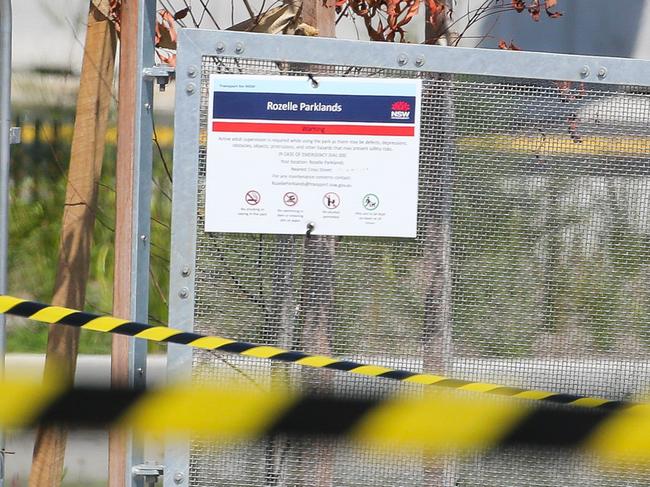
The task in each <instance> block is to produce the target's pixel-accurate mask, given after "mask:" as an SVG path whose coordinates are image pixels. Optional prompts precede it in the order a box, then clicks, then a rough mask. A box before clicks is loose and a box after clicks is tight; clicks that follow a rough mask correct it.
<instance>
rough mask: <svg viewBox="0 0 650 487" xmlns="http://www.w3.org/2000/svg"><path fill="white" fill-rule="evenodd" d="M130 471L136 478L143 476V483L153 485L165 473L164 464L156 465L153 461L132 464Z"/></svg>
mask: <svg viewBox="0 0 650 487" xmlns="http://www.w3.org/2000/svg"><path fill="white" fill-rule="evenodd" d="M132 472H133V476H134V477H136V478H137V477H143V478H144V484H145V485H147V486H152V487H153V486H154V485H156V482H158V479H159V478H160V477H161V476H162V475H163V474H164V473H165V466H164V465H158V464H156V463H155V462H147V463H141V464H140V465H134V466H133V469H132Z"/></svg>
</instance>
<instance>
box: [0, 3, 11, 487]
mask: <svg viewBox="0 0 650 487" xmlns="http://www.w3.org/2000/svg"><path fill="white" fill-rule="evenodd" d="M10 128H11V0H0V294H6V293H7V253H8V241H9V129H10ZM5 334H6V329H5V316H4V315H0V379H1V378H2V377H3V376H4V366H5V351H6V341H5ZM4 448H5V439H4V434H3V433H2V432H0V487H2V486H4V479H5V456H4Z"/></svg>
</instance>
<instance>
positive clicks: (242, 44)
mask: <svg viewBox="0 0 650 487" xmlns="http://www.w3.org/2000/svg"><path fill="white" fill-rule="evenodd" d="M203 56H218V57H230V58H235V59H237V58H238V59H254V60H260V61H275V62H287V63H309V64H322V65H337V66H341V65H343V66H355V67H366V68H377V69H399V70H404V71H415V72H432V73H453V74H463V75H476V76H494V77H507V78H518V79H538V80H552V81H555V80H562V81H573V82H587V83H596V84H606V85H634V86H643V87H648V86H650V61H643V60H635V59H620V58H611V57H597V56H575V55H562V54H549V53H535V52H514V51H502V50H489V49H471V48H451V47H442V46H429V45H426V46H425V45H406V44H393V43H373V42H362V41H349V40H338V39H325V38H312V37H296V36H273V37H270V36H269V35H266V34H251V33H239V32H225V31H211V30H200V29H184V30H182V31H181V32H180V34H179V39H178V65H177V70H176V107H177V108H176V112H175V117H174V134H175V137H174V185H173V208H172V240H171V267H170V272H171V276H170V297H169V321H170V323H171V324H172V325H173V326H174V327H176V328H180V329H183V330H186V331H191V330H192V329H193V317H194V265H195V242H196V236H197V227H196V218H195V216H196V212H197V203H198V202H197V189H198V186H197V184H198V164H197V159H198V154H199V135H200V134H199V126H200V102H201V94H200V89H201V85H200V83H201V80H200V77H201V65H202V58H203ZM191 368H192V351H191V350H190V349H188V348H187V347H183V346H180V345H172V344H170V345H169V348H168V352H167V370H168V377H169V379H171V380H190V379H191ZM189 456H190V452H189V442H186V443H184V442H182V441H180V442H179V441H177V442H175V443H173V444H172V445H170V446H168V447H167V450H166V454H165V477H164V479H165V480H164V485H165V486H167V487H171V486H174V487H176V486H181V487H183V486H188V485H189V484H188V479H189Z"/></svg>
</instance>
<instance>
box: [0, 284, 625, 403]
mask: <svg viewBox="0 0 650 487" xmlns="http://www.w3.org/2000/svg"><path fill="white" fill-rule="evenodd" d="M0 313H6V314H11V315H17V316H22V317H25V318H29V319H32V320H36V321H41V322H44V323H49V324H62V325H69V326H76V327H78V328H83V329H85V330H93V331H99V332H104V333H116V334H120V335H128V336H132V337H136V338H142V339H144V340H150V341H154V342H164V343H177V344H181V345H188V346H190V347H195V348H200V349H204V350H215V351H216V350H218V351H220V352H228V353H234V354H237V355H242V356H246V357H255V358H262V359H270V360H276V361H280V362H288V363H293V364H297V365H302V366H306V367H314V368H323V369H330V370H338V371H344V372H350V373H352V374H359V375H363V376H371V377H381V378H387V379H395V380H399V381H403V382H407V383H410V384H422V385H433V386H438V387H445V388H448V389H458V390H464V391H473V392H481V393H487V394H496V395H500V396H508V397H516V398H520V399H528V400H532V401H545V402H552V403H559V404H571V405H574V406H582V407H586V408H599V409H608V408H617V407H619V406H621V405H625V404H632V403H628V402H624V401H614V400H610V399H604V398H597V397H587V396H579V395H574V394H562V393H557V392H550V391H540V390H533V389H521V388H518V387H507V386H503V385H499V384H490V383H485V382H474V381H467V380H460V379H453V378H449V377H444V376H441V375H433V374H427V373H418V372H411V371H408V370H398V369H391V368H388V367H382V366H379V365H369V364H362V363H358V362H352V361H348V360H340V359H336V358H332V357H326V356H323V355H311V354H308V353H305V352H298V351H290V350H285V349H282V348H278V347H274V346H269V345H257V344H254V343H248V342H240V341H236V340H231V339H229V338H223V337H220V336H207V335H200V334H198V333H190V332H184V331H181V330H176V329H174V328H169V327H166V326H154V325H149V324H145V323H137V322H133V321H128V320H124V319H120V318H116V317H114V316H101V315H96V314H92V313H86V312H83V311H77V310H74V309H69V308H62V307H59V306H52V305H48V304H42V303H37V302H34V301H27V300H25V299H20V298H16V297H13V296H0Z"/></svg>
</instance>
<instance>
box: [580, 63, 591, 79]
mask: <svg viewBox="0 0 650 487" xmlns="http://www.w3.org/2000/svg"><path fill="white" fill-rule="evenodd" d="M590 72H591V70H590V69H589V66H587V65H585V66H583V67H582V69H581V70H580V76H582V77H583V78H586V77H587V76H589V73H590Z"/></svg>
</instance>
